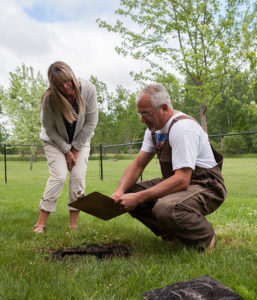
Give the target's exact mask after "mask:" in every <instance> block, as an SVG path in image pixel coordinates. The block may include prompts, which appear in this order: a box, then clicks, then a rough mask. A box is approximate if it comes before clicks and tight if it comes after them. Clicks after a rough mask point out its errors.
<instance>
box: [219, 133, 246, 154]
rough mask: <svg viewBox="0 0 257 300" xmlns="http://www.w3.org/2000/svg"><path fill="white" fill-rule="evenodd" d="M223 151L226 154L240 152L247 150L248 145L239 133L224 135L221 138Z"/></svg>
mask: <svg viewBox="0 0 257 300" xmlns="http://www.w3.org/2000/svg"><path fill="white" fill-rule="evenodd" d="M222 144H223V152H224V153H226V154H241V153H247V152H248V145H247V143H246V141H245V138H244V137H243V136H241V135H233V136H225V137H224V138H223V140H222Z"/></svg>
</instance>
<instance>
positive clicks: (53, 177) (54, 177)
mask: <svg viewBox="0 0 257 300" xmlns="http://www.w3.org/2000/svg"><path fill="white" fill-rule="evenodd" d="M44 150H45V154H46V158H47V162H48V169H49V173H50V177H49V179H48V181H47V184H46V188H45V191H44V194H43V197H42V200H41V202H40V204H39V208H40V209H42V210H44V211H48V212H55V211H56V203H57V199H58V197H59V195H60V193H61V192H62V189H63V186H64V183H65V181H66V176H67V171H68V169H67V162H66V158H65V155H64V154H63V153H62V152H61V151H60V150H59V149H58V148H56V147H55V146H53V145H50V144H48V143H45V144H44ZM89 152H90V147H89V146H86V147H83V148H82V149H81V151H80V152H79V156H78V159H77V162H76V165H75V166H73V168H72V170H71V171H70V176H69V202H68V205H69V203H71V202H73V201H75V200H76V199H77V193H78V192H80V191H81V192H82V193H84V190H85V175H86V170H87V163H88V156H89ZM68 209H69V210H76V209H74V208H72V207H70V206H68Z"/></svg>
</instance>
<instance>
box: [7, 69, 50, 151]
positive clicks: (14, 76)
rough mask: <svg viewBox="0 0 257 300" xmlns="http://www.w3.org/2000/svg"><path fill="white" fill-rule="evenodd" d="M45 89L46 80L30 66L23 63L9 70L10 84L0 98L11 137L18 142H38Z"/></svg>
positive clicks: (34, 143) (35, 143) (33, 143)
mask: <svg viewBox="0 0 257 300" xmlns="http://www.w3.org/2000/svg"><path fill="white" fill-rule="evenodd" d="M45 89H46V81H45V80H44V79H43V77H42V76H41V74H40V73H38V74H37V75H36V76H35V75H34V71H33V68H32V67H26V66H25V65H24V64H23V65H22V66H21V67H17V68H16V70H15V72H10V86H9V88H7V89H6V90H4V91H3V93H2V96H1V98H2V105H3V109H4V112H5V114H6V115H7V116H8V117H9V120H10V122H11V124H12V126H13V128H12V139H13V140H15V141H17V142H18V143H21V144H30V145H31V144H32V145H37V144H39V143H40V140H39V133H40V128H41V123H40V101H41V96H42V94H43V92H44V90H45ZM40 144H41V143H40ZM31 151H32V152H33V149H31Z"/></svg>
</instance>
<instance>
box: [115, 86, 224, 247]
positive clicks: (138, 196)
mask: <svg viewBox="0 0 257 300" xmlns="http://www.w3.org/2000/svg"><path fill="white" fill-rule="evenodd" d="M136 103H137V110H138V114H139V115H140V117H141V121H142V122H143V123H145V124H146V125H147V129H146V131H145V136H144V141H143V145H142V148H141V150H140V152H139V153H138V155H137V157H136V158H135V159H134V161H133V162H132V163H131V164H130V165H129V166H128V167H127V169H126V171H125V173H124V174H123V176H122V178H121V180H120V183H119V185H118V187H117V188H116V190H115V192H114V193H113V194H112V196H111V197H112V198H113V199H114V200H115V203H116V204H117V205H121V206H123V207H124V208H125V209H126V210H127V211H128V212H129V213H130V215H131V216H132V217H135V218H137V219H138V220H139V221H141V222H142V223H143V224H145V225H146V226H147V227H148V228H150V229H151V230H152V232H153V233H154V234H155V235H157V236H161V237H162V238H163V239H164V240H167V241H170V242H173V241H176V240H180V241H181V242H183V243H184V244H185V245H187V246H192V247H195V248H197V249H199V250H207V251H210V252H211V251H212V250H213V249H214V247H215V246H216V242H217V239H216V235H215V232H214V229H213V227H212V225H211V224H210V223H209V222H208V221H207V219H206V218H205V215H208V214H210V213H212V212H213V211H215V210H216V209H217V208H218V207H219V206H220V205H221V204H222V203H223V201H224V200H225V198H226V189H225V186H224V180H223V177H222V175H221V166H222V161H223V157H222V155H221V154H219V153H218V152H217V151H215V149H213V147H212V146H211V144H210V143H209V140H208V136H207V134H206V133H205V132H204V130H203V129H202V127H201V126H200V125H199V124H198V123H197V121H196V120H194V119H193V118H192V117H190V116H188V115H186V114H184V113H182V112H180V111H177V110H175V109H173V107H172V103H171V100H170V97H169V94H168V92H167V90H166V89H165V87H164V86H163V85H161V84H157V83H156V84H150V85H148V86H146V87H145V88H144V89H143V90H142V91H141V92H140V93H139V94H138V96H137V99H136ZM155 153H157V155H158V158H159V162H160V167H161V172H162V176H163V177H162V178H155V179H152V180H149V181H143V182H138V183H137V180H138V178H139V177H140V175H141V174H142V172H143V170H144V169H145V167H146V166H147V164H148V163H149V162H150V161H151V160H152V158H153V157H154V154H155Z"/></svg>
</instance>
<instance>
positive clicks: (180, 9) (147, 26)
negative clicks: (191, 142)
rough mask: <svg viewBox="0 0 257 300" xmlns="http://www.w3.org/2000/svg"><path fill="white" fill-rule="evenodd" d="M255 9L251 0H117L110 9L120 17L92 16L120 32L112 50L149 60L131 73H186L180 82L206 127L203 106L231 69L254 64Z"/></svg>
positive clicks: (209, 102) (221, 86)
mask: <svg viewBox="0 0 257 300" xmlns="http://www.w3.org/2000/svg"><path fill="white" fill-rule="evenodd" d="M256 11H257V5H256V3H255V2H254V1H251V0H222V1H219V0H147V1H146V0H121V8H119V9H117V10H116V14H117V15H118V16H119V18H120V19H124V21H121V20H120V19H119V20H117V21H116V24H115V25H110V24H108V23H107V22H105V21H101V20H98V21H97V22H98V24H99V26H100V27H103V28H106V29H107V30H108V31H113V32H116V33H118V34H120V35H121V36H122V39H123V40H122V43H121V45H120V47H116V50H117V52H118V53H121V54H123V55H124V56H126V55H130V56H132V57H133V58H134V59H138V60H143V61H147V62H148V63H149V64H150V68H149V69H148V70H147V71H146V73H141V74H139V75H138V74H134V73H133V75H134V77H135V79H137V80H138V79H139V78H144V76H145V74H146V75H147V77H149V74H152V75H153V77H156V74H165V76H166V77H167V74H170V73H171V72H172V70H174V69H175V70H176V71H178V72H179V73H180V75H182V76H184V78H185V77H186V78H190V80H191V82H192V84H190V85H186V86H185V87H186V89H187V92H188V94H189V95H190V97H191V98H193V99H196V101H197V102H198V103H199V104H200V120H201V124H202V126H203V128H204V129H205V131H207V122H206V112H207V109H208V108H210V107H211V106H212V105H213V104H214V103H217V102H218V101H220V92H221V91H222V90H223V89H224V87H225V86H226V84H227V83H228V81H227V78H228V76H229V74H230V73H231V71H232V70H235V69H239V70H240V69H243V68H247V67H248V66H249V63H251V67H252V68H254V67H256V55H255V53H256V48H257V43H256V36H257V35H256V33H257V21H256V20H257V18H256ZM127 19H129V21H130V22H129V23H128V24H127V25H126V24H125V23H124V22H126V21H127ZM248 62H249V63H248ZM173 72H174V71H173Z"/></svg>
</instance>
